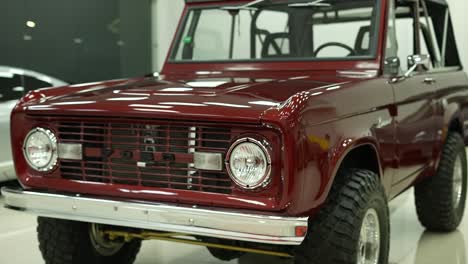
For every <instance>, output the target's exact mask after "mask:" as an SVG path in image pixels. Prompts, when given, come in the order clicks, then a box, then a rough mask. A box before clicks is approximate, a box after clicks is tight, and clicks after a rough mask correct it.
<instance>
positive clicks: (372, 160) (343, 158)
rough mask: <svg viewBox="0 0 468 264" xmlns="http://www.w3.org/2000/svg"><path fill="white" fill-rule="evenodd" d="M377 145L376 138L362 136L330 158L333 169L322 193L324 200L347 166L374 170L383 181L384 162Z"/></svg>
mask: <svg viewBox="0 0 468 264" xmlns="http://www.w3.org/2000/svg"><path fill="white" fill-rule="evenodd" d="M345 141H346V140H345ZM348 142H350V141H348ZM377 146H378V145H377V142H376V140H375V139H374V138H362V139H358V140H353V141H351V143H350V144H348V146H347V147H346V148H345V149H343V150H342V151H338V153H339V154H336V156H337V157H336V158H335V159H334V160H333V158H332V160H330V165H331V170H330V171H329V176H328V179H329V180H328V182H327V186H326V188H325V191H324V193H323V194H322V195H323V198H324V199H323V201H324V200H325V199H326V197H327V196H328V195H329V192H330V190H331V188H332V186H333V185H334V184H335V182H336V180H337V177H338V174H339V172H340V170H342V169H344V168H346V167H348V168H351V167H352V168H357V169H365V170H370V171H372V172H374V173H375V174H376V175H377V176H378V177H379V179H380V180H381V181H382V183H383V170H382V162H381V158H380V155H379V148H378V147H377ZM384 187H385V184H384ZM388 191H389V190H387V188H386V192H388Z"/></svg>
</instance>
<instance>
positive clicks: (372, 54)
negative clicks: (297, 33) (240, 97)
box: [166, 0, 383, 64]
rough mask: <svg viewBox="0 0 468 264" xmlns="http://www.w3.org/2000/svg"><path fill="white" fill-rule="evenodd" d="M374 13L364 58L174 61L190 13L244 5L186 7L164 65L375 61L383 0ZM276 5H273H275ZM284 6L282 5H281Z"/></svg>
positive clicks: (206, 4)
mask: <svg viewBox="0 0 468 264" xmlns="http://www.w3.org/2000/svg"><path fill="white" fill-rule="evenodd" d="M374 1H375V2H376V3H375V8H376V12H375V15H374V17H373V20H372V21H373V23H374V32H373V33H374V39H373V41H372V42H371V43H370V55H364V56H352V57H339V58H338V57H323V58H314V57H286V58H260V59H251V58H249V59H223V60H178V59H176V57H177V55H178V50H179V48H180V44H181V42H182V39H183V34H184V31H185V29H186V27H189V26H190V24H189V18H190V14H191V12H192V11H196V10H208V9H221V8H222V7H231V6H239V7H240V6H242V5H244V4H245V3H244V4H242V3H241V4H236V5H233V4H229V3H227V2H214V3H204V4H196V5H187V6H186V8H185V11H184V12H183V17H182V20H181V21H180V25H179V27H178V28H177V31H176V35H175V38H174V42H173V43H172V45H171V47H170V50H169V53H168V55H169V56H168V58H167V61H166V63H171V64H229V63H237V64H238V63H241V64H242V63H265V62H266V63H268V62H283V63H284V62H340V61H349V62H359V61H376V60H377V59H379V45H380V30H381V26H382V25H381V24H382V18H381V15H382V7H383V5H382V2H383V0H374ZM277 4H278V3H273V5H277ZM281 4H284V3H281Z"/></svg>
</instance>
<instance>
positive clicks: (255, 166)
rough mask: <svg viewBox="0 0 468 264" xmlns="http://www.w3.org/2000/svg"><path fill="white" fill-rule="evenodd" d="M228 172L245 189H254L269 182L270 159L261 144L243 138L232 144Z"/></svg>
mask: <svg viewBox="0 0 468 264" xmlns="http://www.w3.org/2000/svg"><path fill="white" fill-rule="evenodd" d="M228 159H229V160H228V164H227V167H228V172H229V175H230V176H231V178H232V180H233V181H234V182H235V183H236V184H238V185H239V186H241V187H242V188H245V189H255V188H258V187H261V186H264V185H265V184H267V183H268V182H269V180H270V172H271V159H270V155H269V154H268V151H267V149H266V148H265V147H264V146H263V145H262V143H261V142H259V141H257V140H255V139H251V138H244V139H241V140H238V141H237V142H236V143H234V144H233V145H232V147H231V149H230V150H229V153H228Z"/></svg>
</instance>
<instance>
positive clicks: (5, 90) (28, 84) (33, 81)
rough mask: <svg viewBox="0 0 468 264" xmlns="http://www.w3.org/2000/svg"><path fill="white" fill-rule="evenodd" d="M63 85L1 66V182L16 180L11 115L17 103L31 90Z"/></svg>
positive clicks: (38, 74) (26, 71)
mask: <svg viewBox="0 0 468 264" xmlns="http://www.w3.org/2000/svg"><path fill="white" fill-rule="evenodd" d="M63 85H67V83H66V82H64V81H61V80H59V79H56V78H53V77H50V76H47V75H44V74H42V73H38V72H34V71H30V70H25V69H20V68H14V67H9V66H1V65H0V182H4V181H8V180H13V179H15V178H16V173H15V170H14V167H13V160H12V154H11V144H10V113H11V110H12V109H13V108H14V107H15V105H16V102H17V101H18V100H19V99H20V98H21V97H22V96H23V95H25V94H26V93H27V92H29V91H31V90H35V89H39V88H44V87H54V86H63Z"/></svg>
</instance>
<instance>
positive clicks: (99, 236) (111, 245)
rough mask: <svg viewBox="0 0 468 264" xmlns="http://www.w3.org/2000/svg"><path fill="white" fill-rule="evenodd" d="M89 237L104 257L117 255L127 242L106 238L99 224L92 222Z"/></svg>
mask: <svg viewBox="0 0 468 264" xmlns="http://www.w3.org/2000/svg"><path fill="white" fill-rule="evenodd" d="M89 238H90V240H91V244H92V245H93V247H94V249H95V250H96V252H97V253H99V254H100V255H101V256H104V257H110V256H113V255H115V254H116V253H117V252H119V250H120V249H121V248H122V247H123V246H124V244H125V242H116V241H111V240H109V239H108V238H106V237H105V236H104V234H103V232H102V229H101V226H100V225H98V224H91V226H90V228H89Z"/></svg>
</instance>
